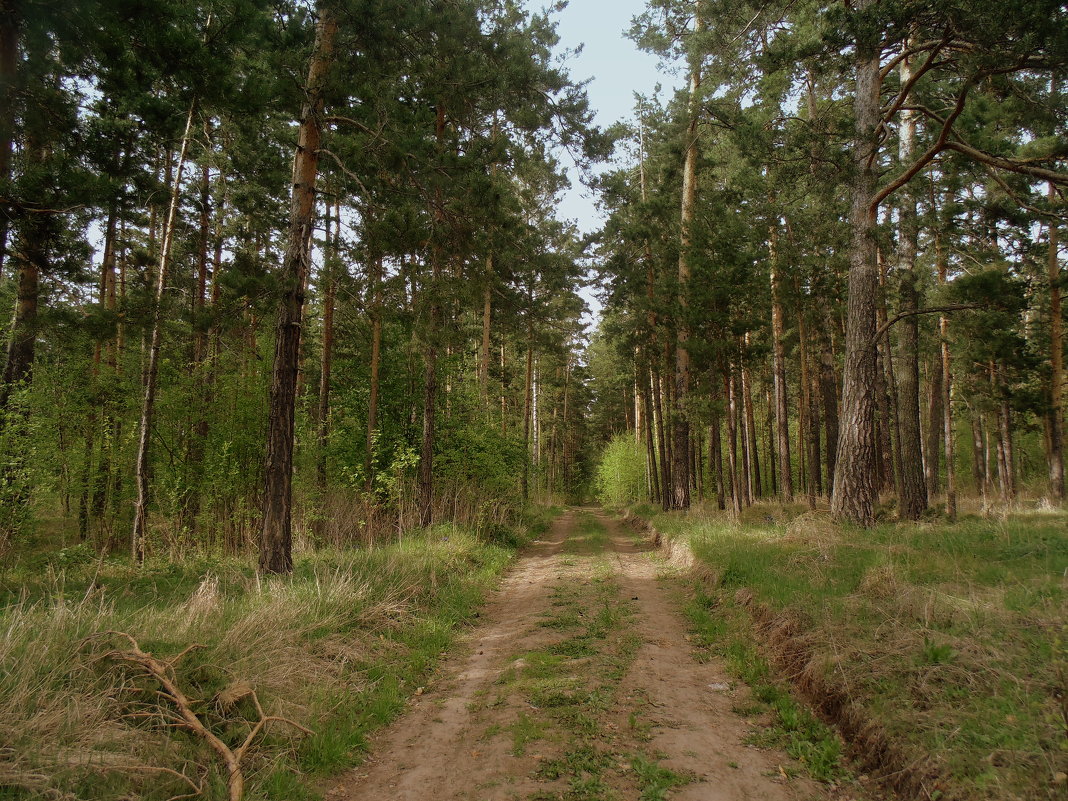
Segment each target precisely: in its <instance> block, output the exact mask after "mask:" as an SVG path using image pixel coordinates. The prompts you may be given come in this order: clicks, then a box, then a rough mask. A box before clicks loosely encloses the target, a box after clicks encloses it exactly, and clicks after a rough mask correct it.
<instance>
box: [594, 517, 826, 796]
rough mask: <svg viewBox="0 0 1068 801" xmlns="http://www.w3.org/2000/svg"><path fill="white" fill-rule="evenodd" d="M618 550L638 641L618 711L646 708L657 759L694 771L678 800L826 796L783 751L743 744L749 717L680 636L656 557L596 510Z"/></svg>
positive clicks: (718, 669)
mask: <svg viewBox="0 0 1068 801" xmlns="http://www.w3.org/2000/svg"><path fill="white" fill-rule="evenodd" d="M601 518H602V522H603V523H604V524H605V526H606V528H608V530H609V532H610V534H611V537H612V545H613V550H614V551H615V554H616V561H617V563H618V570H619V576H620V579H619V581H620V588H621V591H622V593H623V595H624V597H628V598H631V599H636V600H635V602H636V603H637V604H638V609H639V614H638V615H637V616H636V618H635V620H634V624H635V627H636V630H637V634H638V636H639V637H640V638H641V642H642V645H641V647H640V648H639V650H638V653H637V655H636V656H635V659H634V662H633V663H632V664H631V666H630V670H629V672H628V673H627V675H626V677H625V678H624V680H623V683H622V685H621V687H620V696H619V704H618V706H619V707H620V708H619V709H618V710H617V718H618V719H620V720H628V721H629V720H630V719H631V717H630V716H631V714H637V712H636V710H640V709H641V708H642V707H644V709H645V711H644V716H645V718H646V719H647V720H648V721H649V722H650V723H651V724H652V728H651V730H650V731H649V736H650V737H651V739H650V740H649V742H648V743H647V745H646V747H647V748H648V749H649V750H651V751H654V752H658V753H660V754H663V755H664V758H663V759H662V760H661V762H660V764H661V765H663V766H664V767H667V768H670V769H671V770H674V771H676V772H677V773H680V774H687V775H692V776H695V777H696V779H697V780H696V781H695V782H693V783H692V784H689V785H686V786H684V787H680V788H678V789H677V790H675V791H674V792H673V793H672V795H671V798H673V799H679V801H745V799H766V800H767V801H800V799H823V798H829V797H830V796H829V795H828V794H827V793H826V792H825V790H824V788H823V787H821V786H820V785H818V784H816V783H814V782H811V781H808V780H805V779H799V778H794V779H788V778H787V775H786V772H785V771H784V769H783V767H782V766H784V765H786V766H788V765H789V764H790V760H789V758H788V757H787V756H786V755H785V754H782V753H778V752H775V751H770V750H768V751H765V750H761V749H757V748H754V747H752V746H748V745H746V744H745V742H744V741H745V738H746V735H747V734H748V732H749V728H750V726H749V724H747V723H746V721H745V720H743V719H742V718H740V717H738V716H737V715H736V714H734V713H733V712H732V711H731V707H732V706H733V705H734V702H735V697H736V694H744V693H745V692H746V691H747V690H746V688H744V687H743V688H737V689H735V688H733V686H732V682H731V679H730V678H729V677H728V676H727V674H726V672H725V671H724V669H723V665H722V664H721V663H720V662H719V661H718V660H715V661H710V662H706V663H704V664H700V663H698V662H697V660H695V659H694V656H693V649H692V647H691V646H690V644H689V642H688V641H687V638H686V624H685V622H684V621H683V619H682V616H681V614H680V613H679V610H678V607H677V603H676V600H675V596H676V595H677V593H676V592H674V590H677V582H672V581H670V580H658V578H657V571H658V566H657V564H656V562H654V561H653V560H652V559H650V558H649V557H648V555H646V554H644V553H641V551H642V550H644V549H643V548H641V547H640V546H638V545H636V543H635V541H634V535H633V534H631V533H630V532H629V531H628V530H626V529H624V528H623V527H622V526H620V525H619V524H618V523H617V522H616V521H615V520H612V519H609V518H608V517H607V516H604V515H602V516H601Z"/></svg>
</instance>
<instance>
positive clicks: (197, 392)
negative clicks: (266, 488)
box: [181, 164, 211, 537]
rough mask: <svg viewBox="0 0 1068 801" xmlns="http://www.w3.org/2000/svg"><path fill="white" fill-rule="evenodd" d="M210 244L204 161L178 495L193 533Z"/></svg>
mask: <svg viewBox="0 0 1068 801" xmlns="http://www.w3.org/2000/svg"><path fill="white" fill-rule="evenodd" d="M210 248H211V171H210V169H209V168H208V166H207V165H206V164H205V165H203V166H202V167H201V171H200V239H199V242H198V243H197V274H196V291H195V292H194V293H193V310H192V311H193V314H192V319H193V342H192V345H193V359H192V373H193V376H194V384H193V391H192V393H191V397H190V399H189V401H190V404H189V405H190V409H191V410H192V411H193V423H192V425H191V426H190V431H189V439H188V440H187V441H186V452H185V461H186V471H185V472H186V486H185V488H184V491H183V497H182V511H181V527H182V528H183V529H186V530H187V531H188V532H189V535H190V537H192V536H194V535H195V533H196V526H197V517H198V516H199V515H200V475H201V472H202V470H203V464H202V462H203V461H204V449H205V447H206V445H207V439H208V431H209V427H208V402H209V400H210V392H211V391H210V388H209V386H208V376H207V371H206V369H205V363H206V362H207V359H208V330H207V328H206V327H205V325H204V309H205V305H206V303H207V290H208V252H209V250H210Z"/></svg>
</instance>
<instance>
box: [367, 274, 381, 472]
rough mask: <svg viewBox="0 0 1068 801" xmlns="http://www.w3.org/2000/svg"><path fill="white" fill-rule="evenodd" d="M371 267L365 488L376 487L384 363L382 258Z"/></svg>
mask: <svg viewBox="0 0 1068 801" xmlns="http://www.w3.org/2000/svg"><path fill="white" fill-rule="evenodd" d="M370 266H371V365H370V370H371V377H370V381H371V385H370V387H369V388H368V397H367V447H366V452H365V454H364V457H363V473H364V481H365V482H366V484H365V486H366V488H367V489H368V491H370V490H371V489H372V488H373V487H374V479H375V477H374V451H375V432H376V431H377V430H378V395H379V391H380V389H379V387H380V378H379V371H380V370H381V363H382V257H381V256H374V257H372V258H371V261H370Z"/></svg>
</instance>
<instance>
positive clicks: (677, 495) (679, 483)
mask: <svg viewBox="0 0 1068 801" xmlns="http://www.w3.org/2000/svg"><path fill="white" fill-rule="evenodd" d="M694 5H695V13H694V29H695V32H697V33H699V32H701V31H702V30H704V22H703V18H702V16H701V9H700V2H699V0H695V3H694ZM691 59H692V63H691V65H690V98H689V117H690V120H689V124H688V126H687V129H686V158H685V162H684V163H683V168H682V209H681V213H680V215H679V273H678V275H679V307H680V315H679V320H678V326H677V329H676V340H675V404H674V414H673V415H672V418H671V420H672V426H671V428H672V451H673V453H672V465H671V474H672V484H671V488H672V491H671V508H672V509H689V508H690V469H689V468H690V420H689V408H688V400H689V392H690V352H689V350H687V347H686V346H687V343H688V341H689V337H690V330H689V321H688V320H687V319H686V316H687V311H688V305H689V304H688V298H687V292H688V284H689V282H690V274H691V272H692V268H691V266H690V256H691V253H690V250H691V248H692V238H693V232H692V230H691V229H692V226H693V215H694V209H695V207H696V201H697V157H698V117H699V114H698V105H697V104H698V98H697V93H698V91H699V90H700V88H701V57H700V55H697V54H692V55H691Z"/></svg>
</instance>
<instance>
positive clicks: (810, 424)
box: [797, 312, 821, 509]
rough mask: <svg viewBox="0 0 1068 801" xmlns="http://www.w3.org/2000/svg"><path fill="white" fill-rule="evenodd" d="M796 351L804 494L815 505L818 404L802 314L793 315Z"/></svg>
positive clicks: (817, 472) (817, 479) (817, 467)
mask: <svg viewBox="0 0 1068 801" xmlns="http://www.w3.org/2000/svg"><path fill="white" fill-rule="evenodd" d="M797 332H798V333H797V337H798V346H799V347H798V350H799V351H800V358H801V380H800V384H801V397H800V402H801V410H802V417H803V420H804V425H803V426H801V429H802V430H801V437H802V442H801V447H802V448H803V449H804V453H805V495H806V496H807V498H808V508H809V509H815V508H816V496H817V495H818V494H819V476H820V468H821V465H820V457H819V441H820V422H819V407H818V405H817V404H816V403H814V400H815V399H814V398H813V397H812V396H813V391H812V387H813V383H814V382H813V380H812V369H811V366H810V362H811V359H810V358H809V354H808V351H809V343H808V326H807V325H806V324H805V314H804V312H801V313H799V314H798V315H797Z"/></svg>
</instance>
